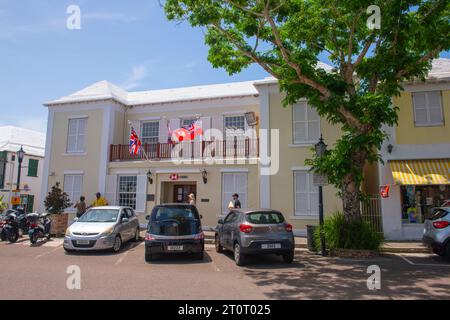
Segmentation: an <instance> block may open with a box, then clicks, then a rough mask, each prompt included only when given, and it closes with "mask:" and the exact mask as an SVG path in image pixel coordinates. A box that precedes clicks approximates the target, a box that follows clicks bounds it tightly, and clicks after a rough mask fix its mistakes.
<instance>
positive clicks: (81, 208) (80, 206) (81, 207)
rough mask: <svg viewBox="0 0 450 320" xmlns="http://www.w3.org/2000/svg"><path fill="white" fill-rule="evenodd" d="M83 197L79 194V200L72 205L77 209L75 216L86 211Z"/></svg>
mask: <svg viewBox="0 0 450 320" xmlns="http://www.w3.org/2000/svg"><path fill="white" fill-rule="evenodd" d="M85 199H86V198H85V197H83V196H81V197H80V201H77V203H75V205H74V206H73V207H74V208H75V209H77V218H79V217H81V216H82V215H83V214H84V213H85V212H86V202H85Z"/></svg>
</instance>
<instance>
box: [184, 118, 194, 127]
mask: <svg viewBox="0 0 450 320" xmlns="http://www.w3.org/2000/svg"><path fill="white" fill-rule="evenodd" d="M195 121H196V119H194V118H192V119H182V120H181V126H182V127H187V126H190V125H191V124H193V123H194V122H195Z"/></svg>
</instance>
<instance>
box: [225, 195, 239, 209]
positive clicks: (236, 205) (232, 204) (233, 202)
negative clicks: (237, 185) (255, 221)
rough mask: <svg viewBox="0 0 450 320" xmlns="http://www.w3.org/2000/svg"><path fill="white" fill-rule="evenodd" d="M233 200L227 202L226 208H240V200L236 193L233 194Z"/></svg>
mask: <svg viewBox="0 0 450 320" xmlns="http://www.w3.org/2000/svg"><path fill="white" fill-rule="evenodd" d="M232 197H233V200H231V201H230V203H229V204H228V210H233V209H241V202H240V201H239V195H238V194H237V193H234V194H233V196H232Z"/></svg>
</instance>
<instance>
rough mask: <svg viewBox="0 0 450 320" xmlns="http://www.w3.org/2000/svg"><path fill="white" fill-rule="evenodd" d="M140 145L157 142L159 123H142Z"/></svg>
mask: <svg viewBox="0 0 450 320" xmlns="http://www.w3.org/2000/svg"><path fill="white" fill-rule="evenodd" d="M141 136H142V137H141V139H142V143H156V142H158V141H159V121H147V122H144V123H142V130H141Z"/></svg>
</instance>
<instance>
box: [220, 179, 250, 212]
mask: <svg viewBox="0 0 450 320" xmlns="http://www.w3.org/2000/svg"><path fill="white" fill-rule="evenodd" d="M233 193H237V194H238V195H239V201H240V202H241V207H242V208H247V173H223V175H222V212H227V211H228V204H229V203H230V201H231V200H233V197H232V195H233Z"/></svg>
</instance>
